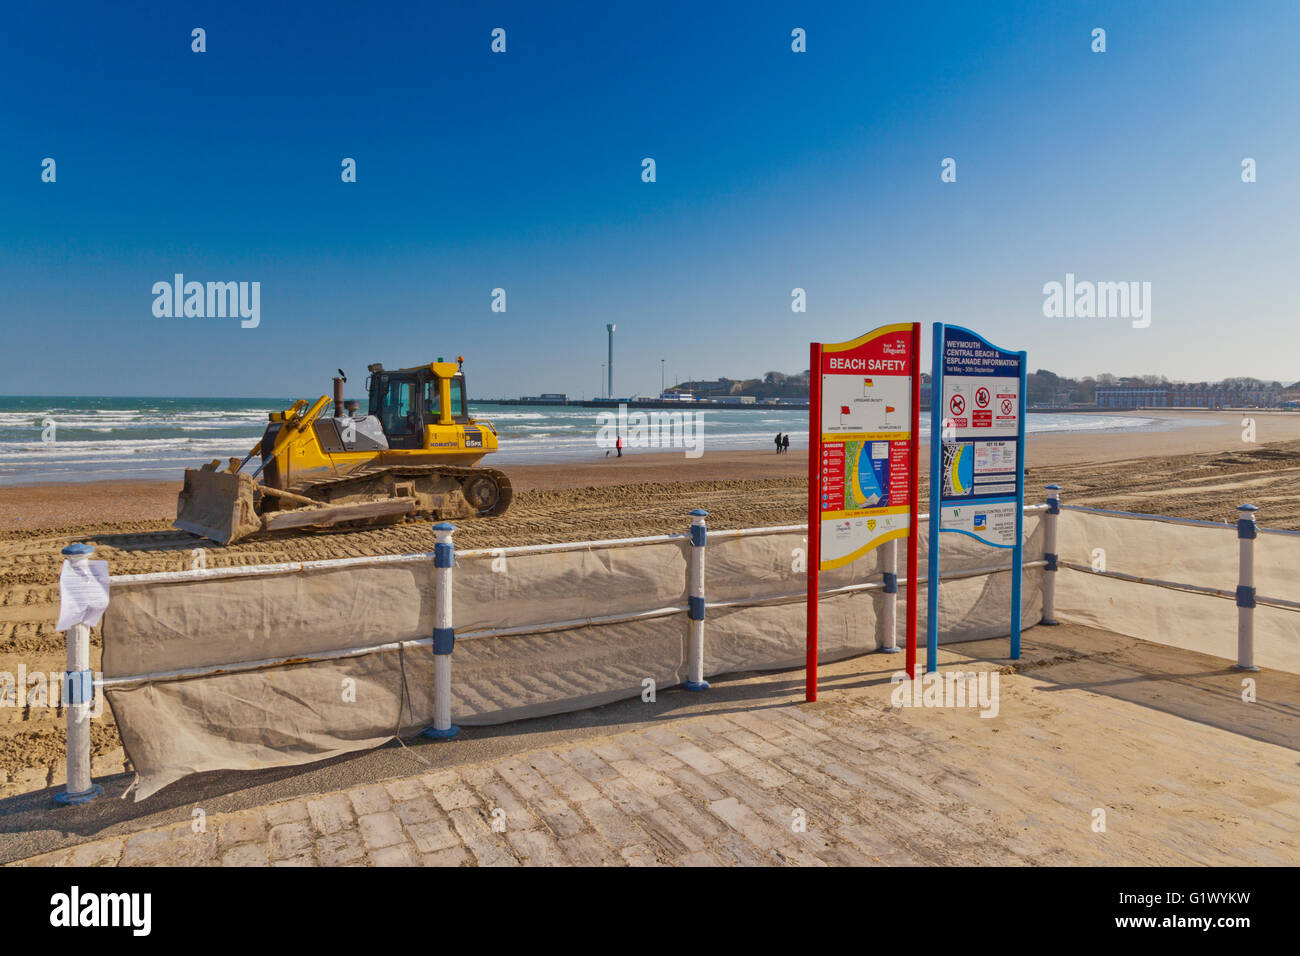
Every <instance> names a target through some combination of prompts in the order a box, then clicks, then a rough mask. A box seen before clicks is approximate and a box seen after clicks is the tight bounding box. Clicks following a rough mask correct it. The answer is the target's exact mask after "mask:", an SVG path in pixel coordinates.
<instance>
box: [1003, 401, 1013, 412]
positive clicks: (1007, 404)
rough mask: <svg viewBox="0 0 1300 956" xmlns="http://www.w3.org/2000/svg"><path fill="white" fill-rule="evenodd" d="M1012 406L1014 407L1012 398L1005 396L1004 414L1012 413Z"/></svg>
mask: <svg viewBox="0 0 1300 956" xmlns="http://www.w3.org/2000/svg"><path fill="white" fill-rule="evenodd" d="M1012 407H1013V406H1012V404H1011V399H1009V398H1004V399H1002V414H1003V415H1010V414H1011V409H1012Z"/></svg>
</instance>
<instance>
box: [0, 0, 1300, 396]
mask: <svg viewBox="0 0 1300 956" xmlns="http://www.w3.org/2000/svg"><path fill="white" fill-rule="evenodd" d="M274 6H275V5H271V4H265V3H260V4H242V3H225V2H223V3H211V4H180V3H157V4H148V5H146V4H121V5H118V4H115V5H112V6H109V5H102V4H94V5H80V4H68V5H60V6H59V7H58V8H57V10H55V9H54V8H48V7H45V8H42V7H41V6H39V5H24V6H23V7H22V8H21V9H20V8H17V7H13V6H12V5H11V7H10V8H9V9H8V10H7V11H6V12H5V14H4V19H3V24H4V28H3V31H0V86H2V89H3V95H2V96H0V137H2V139H0V142H2V143H3V148H0V289H3V291H4V307H3V320H2V321H3V325H4V328H3V331H4V340H5V347H4V348H3V349H0V393H7V394H27V393H37V394H40V393H47V394H69V393H71V394H109V395H123V394H124V395H130V394H143V395H169V394H172V395H204V396H206V395H246V396H247V395H267V394H288V393H295V394H297V393H302V394H306V393H320V392H323V391H326V390H327V389H328V377H329V376H330V375H331V374H332V373H333V370H334V369H335V368H336V367H338V366H342V367H343V368H344V369H346V370H347V371H348V372H349V374H350V375H354V376H356V381H358V382H359V381H360V380H361V379H362V378H363V377H364V367H365V365H366V364H368V363H370V362H373V361H382V362H383V363H384V364H385V365H387V366H389V367H394V366H398V365H406V364H415V363H417V362H421V361H428V360H431V359H433V358H436V357H438V356H440V355H441V356H447V357H451V356H455V355H457V354H464V355H465V356H466V369H467V372H468V374H469V375H470V376H471V377H470V388H471V392H472V393H473V394H476V395H480V396H487V395H493V396H496V395H506V396H509V395H518V394H521V393H522V394H531V393H536V392H538V391H567V392H569V393H571V394H573V395H581V394H583V393H584V392H585V394H586V395H587V396H588V397H590V396H591V395H593V394H594V393H595V392H596V390H597V389H598V388H599V387H600V385H601V382H600V376H601V371H600V366H601V363H602V362H603V361H604V356H605V332H604V326H605V323H606V322H616V323H617V324H618V327H619V331H618V333H617V357H616V381H615V391H616V392H617V393H618V394H620V395H625V394H629V393H633V392H639V393H643V394H644V393H651V392H654V391H656V390H657V389H658V387H659V379H660V362H659V360H660V358H665V359H667V362H666V369H667V376H668V380H669V382H670V383H671V381H672V380H673V379H674V377H680V378H687V377H699V378H703V377H708V378H715V377H717V376H719V375H728V376H732V377H745V376H750V375H758V374H761V373H763V372H765V371H768V370H770V369H777V370H782V371H796V370H799V369H802V368H804V367H805V366H806V365H807V355H808V351H807V345H808V342H809V341H810V340H814V339H816V340H821V341H839V340H844V339H848V338H851V337H853V336H855V335H857V334H859V333H861V332H863V331H865V330H867V329H869V328H872V327H874V326H876V325H879V324H883V323H885V322H896V321H922V322H931V321H951V322H957V323H959V324H962V325H967V326H969V327H971V328H974V329H976V330H978V331H980V332H981V333H983V334H985V335H986V336H987V337H988V338H990V339H992V340H993V341H994V342H996V343H998V344H1000V345H1003V346H1005V347H1010V348H1024V349H1027V350H1028V351H1029V355H1030V366H1031V368H1035V369H1037V368H1048V369H1052V370H1053V371H1056V372H1058V373H1060V374H1069V375H1083V374H1091V373H1095V372H1101V371H1110V372H1114V373H1117V374H1142V373H1156V374H1163V375H1167V376H1169V377H1170V378H1174V379H1202V378H1220V377H1223V376H1229V375H1255V376H1258V377H1261V378H1268V379H1274V378H1276V379H1281V380H1283V381H1285V382H1288V383H1289V382H1292V381H1294V380H1296V379H1300V361H1298V360H1297V359H1296V358H1295V356H1296V355H1297V354H1298V353H1300V349H1298V348H1297V346H1298V345H1300V331H1298V330H1297V323H1296V309H1297V306H1296V296H1295V295H1294V293H1293V286H1294V284H1295V280H1294V279H1293V278H1292V277H1293V276H1294V275H1295V274H1296V272H1297V267H1296V265H1295V261H1294V260H1295V258H1296V250H1297V243H1296V241H1295V240H1296V235H1297V230H1298V229H1300V202H1298V199H1300V180H1298V179H1297V177H1296V176H1295V175H1294V171H1293V170H1294V167H1295V165H1296V164H1297V162H1300V106H1298V104H1300V98H1298V97H1297V93H1298V92H1300V89H1298V86H1300V80H1298V79H1297V72H1296V70H1295V68H1294V66H1295V53H1294V51H1295V50H1296V49H1297V42H1298V41H1300V7H1298V6H1297V5H1295V4H1292V3H1252V4H1249V5H1240V4H1231V3H1221V4H1204V3H1187V2H1183V3H1143V4H1140V5H1138V4H1132V3H1077V4H1042V3H1033V4H1030V3H1024V4H1022V3H997V4H994V3H974V4H972V3H955V4H951V5H945V4H926V5H924V6H916V5H906V4H889V5H883V4H882V5H876V4H835V5H832V4H808V3H798V4H795V3H789V4H768V3H734V4H686V3H682V4H675V3H656V4H652V5H644V4H609V3H603V4H559V3H556V4H538V3H536V2H522V3H484V4H464V5H454V7H455V8H454V9H453V8H452V7H453V5H435V4H424V3H421V4H410V5H402V4H391V5H383V6H371V5H364V4H346V5H340V6H337V7H335V6H333V5H331V4H328V3H324V4H315V5H311V6H310V7H307V6H303V7H301V8H300V9H299V12H295V13H289V12H286V11H283V10H278V9H273V7H274ZM194 27H203V28H204V29H205V30H206V31H207V52H206V53H202V54H198V53H193V52H191V50H190V43H191V40H190V31H191V29H192V28H194ZM494 27H503V28H504V29H505V30H506V31H507V33H506V37H507V49H506V52H505V53H504V54H494V53H492V52H491V50H490V43H491V36H490V33H491V31H492V29H493V28H494ZM795 27H801V28H803V29H804V30H806V31H807V45H808V51H807V52H806V53H802V54H796V53H793V52H792V51H791V49H790V32H791V30H792V29H793V28H795ZM1094 27H1103V28H1104V29H1105V30H1106V40H1107V51H1106V52H1105V53H1104V54H1097V53H1093V52H1092V51H1091V49H1090V44H1091V31H1092V29H1093V28H1094ZM45 157H52V158H54V159H55V161H56V163H57V181H56V182H55V183H43V182H41V161H42V159H43V158H45ZM344 157H353V158H355V159H356V161H357V170H358V177H357V179H358V181H357V182H356V183H350V184H345V183H343V182H341V180H340V163H341V161H342V159H343V158H344ZM644 157H653V158H654V159H655V161H656V164H657V182H655V183H643V182H642V181H641V160H642V159H643V158H644ZM945 157H953V158H955V159H956V161H957V182H955V183H942V182H940V163H941V161H942V160H943V159H944V158H945ZM1243 157H1252V158H1254V159H1255V160H1256V161H1257V163H1258V181H1257V182H1255V183H1252V184H1246V183H1243V182H1242V181H1241V176H1240V172H1241V161H1242V159H1243ZM175 272H183V273H184V274H185V275H186V277H187V279H195V280H200V281H207V280H213V281H218V280H219V281H230V280H235V281H239V280H242V281H258V282H260V283H261V324H260V326H259V327H258V328H256V329H241V328H240V326H239V322H238V321H237V320H231V319H217V318H207V319H199V318H189V319H185V318H180V319H178V318H157V317H155V316H154V314H153V311H152V305H153V295H152V294H151V288H152V285H153V283H155V282H157V281H160V280H170V278H171V276H172V274H173V273H175ZM1067 272H1068V273H1074V274H1076V275H1077V276H1078V277H1079V278H1080V279H1092V280H1099V281H1148V282H1150V283H1151V285H1152V313H1151V319H1152V321H1151V325H1150V327H1149V328H1145V329H1135V328H1132V327H1131V323H1129V322H1128V321H1125V320H1122V319H1048V318H1045V317H1044V316H1043V313H1042V305H1043V293H1042V287H1043V284H1044V283H1046V282H1050V281H1054V280H1055V281H1063V280H1064V277H1065V275H1066V273H1067ZM497 287H500V288H504V289H505V290H506V296H507V311H506V312H505V313H504V314H502V313H494V312H492V311H491V308H490V306H491V301H492V298H491V292H492V290H493V289H494V288H497ZM795 287H801V288H803V289H805V290H806V292H807V304H808V308H807V312H806V313H803V314H796V313H793V312H792V311H791V309H790V301H791V298H790V296H791V289H793V288H795ZM924 340H925V341H926V342H927V343H928V341H929V336H928V334H927V335H926V336H924Z"/></svg>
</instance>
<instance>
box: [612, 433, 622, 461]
mask: <svg viewBox="0 0 1300 956" xmlns="http://www.w3.org/2000/svg"><path fill="white" fill-rule="evenodd" d="M614 447H615V448H616V449H618V457H619V458H622V457H623V436H622V435H619V436H618V440H617V441H615V442H614Z"/></svg>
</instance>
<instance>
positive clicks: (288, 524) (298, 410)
mask: <svg viewBox="0 0 1300 956" xmlns="http://www.w3.org/2000/svg"><path fill="white" fill-rule="evenodd" d="M464 362H465V360H464V358H463V357H460V358H457V360H456V361H455V362H444V361H443V360H442V359H438V361H436V362H430V363H429V364H428V365H419V366H416V367H415V368H404V369H397V370H394V371H388V370H385V369H384V367H383V366H382V365H379V364H376V365H371V366H369V369H368V371H369V372H370V377H369V380H368V382H367V386H366V390H367V391H368V392H369V395H370V407H369V408H368V409H367V412H366V414H365V415H360V414H358V413H359V411H360V403H359V402H355V401H348V402H345V401H344V400H343V385H344V383H345V382H347V376H346V375H344V373H343V370H342V369H340V370H339V374H338V377H336V378H335V379H334V409H333V414H332V415H325V414H324V413H325V411H326V409H327V408H328V407H329V404H330V398H329V396H327V395H322V396H321V397H320V398H318V399H316V401H315V402H313V403H311V404H308V403H307V401H306V399H300V400H298V401H297V402H295V403H294V404H293V405H292V406H291V407H290V408H287V409H285V410H284V411H282V412H272V413H271V414H270V415H269V418H270V422H269V423H268V424H267V426H266V432H265V433H264V434H263V435H262V440H261V441H259V442H258V443H257V444H256V445H254V446H253V449H252V451H250V452H249V453H248V455H247V457H245V458H244V459H243V460H242V461H241V460H240V459H238V458H231V459H230V460H229V464H228V466H227V468H226V469H225V470H224V471H223V470H218V469H219V468H220V467H221V463H220V461H212V462H209V463H208V464H206V465H204V466H203V467H202V468H189V469H186V471H185V487H184V488H183V489H182V490H181V493H180V498H179V500H178V501H177V505H176V522H175V526H176V527H177V528H181V529H182V530H185V531H189V532H191V533H192V534H197V535H200V536H202V537H205V538H211V539H212V540H213V541H217V542H220V543H221V544H230V543H231V542H232V541H238V540H240V539H241V538H247V537H248V536H250V535H253V534H258V533H261V532H272V531H279V530H285V529H316V528H329V527H335V526H346V527H364V526H367V525H375V524H390V523H395V522H399V521H405V520H407V519H409V518H415V517H427V518H437V519H447V518H466V517H476V516H486V515H499V514H502V513H504V512H505V510H506V509H507V508H508V507H509V506H510V500H511V498H512V497H513V492H512V491H511V489H510V480H509V479H508V478H507V477H506V476H505V475H504V474H503V473H502V472H500V471H497V470H496V469H494V468H479V467H475V464H476V462H478V461H479V459H481V458H482V457H483V456H484V455H487V454H490V453H492V452H494V451H496V450H497V433H496V429H495V428H494V427H493V425H492V424H491V423H490V422H486V421H479V420H476V419H474V418H471V417H470V414H469V399H468V395H467V393H466V391H465V374H464ZM255 456H256V457H258V458H259V459H260V464H258V465H257V467H256V468H255V469H247V466H248V464H249V463H250V462H251V461H252V459H253V458H254V457H255Z"/></svg>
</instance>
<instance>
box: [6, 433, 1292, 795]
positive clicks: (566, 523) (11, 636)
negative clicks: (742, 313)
mask: <svg viewBox="0 0 1300 956" xmlns="http://www.w3.org/2000/svg"><path fill="white" fill-rule="evenodd" d="M1141 414H1142V417H1147V418H1152V417H1165V416H1164V415H1162V414H1159V413H1141ZM1167 414H1170V415H1172V414H1177V413H1167ZM1189 416H1190V418H1191V419H1194V420H1196V421H1198V422H1211V423H1212V424H1198V425H1191V426H1188V427H1181V428H1170V429H1168V430H1162V431H1148V432H1129V433H1124V432H1120V433H1091V434H1089V433H1070V434H1059V435H1056V434H1038V435H1034V436H1031V438H1030V440H1029V444H1028V463H1029V468H1030V472H1031V474H1030V479H1029V486H1028V487H1029V489H1030V492H1029V496H1028V497H1029V498H1030V499H1031V500H1034V499H1041V497H1042V492H1041V488H1042V486H1043V485H1046V484H1048V483H1050V482H1055V483H1057V484H1060V485H1061V486H1062V488H1063V489H1064V490H1063V495H1064V498H1065V500H1066V501H1067V502H1069V503H1074V504H1088V505H1091V506H1095V507H1103V508H1112V509H1117V510H1127V511H1140V512H1145V513H1152V514H1165V515H1173V516H1178V517H1188V518H1199V519H1204V520H1211V521H1229V520H1235V509H1236V506H1237V505H1238V504H1241V503H1243V502H1247V501H1249V502H1251V503H1254V504H1256V505H1258V506H1259V507H1260V509H1261V510H1260V512H1259V516H1260V522H1261V524H1263V525H1265V526H1268V527H1279V528H1290V529H1300V499H1298V498H1297V496H1295V494H1294V479H1295V476H1296V474H1297V473H1298V472H1300V415H1285V414H1268V413H1259V414H1257V415H1256V416H1255V419H1256V441H1255V442H1254V443H1249V442H1245V441H1243V439H1242V415H1241V414H1240V413H1220V414H1214V413H1189ZM922 460H923V461H924V460H925V459H924V457H923V459H922ZM806 462H807V459H806V453H804V452H801V451H799V450H794V451H792V452H791V453H789V454H787V455H781V456H777V455H776V454H774V453H761V452H727V451H720V452H706V454H705V455H704V456H703V457H702V458H699V459H688V458H684V457H683V456H681V455H679V454H664V453H657V454H641V453H637V452H635V451H633V452H630V453H629V454H627V455H626V456H625V457H624V458H622V459H618V458H604V457H599V458H594V459H593V460H592V461H590V462H587V463H573V462H568V463H564V464H556V465H528V466H522V467H512V468H511V469H510V475H511V479H512V482H513V484H514V487H515V489H516V498H515V502H514V504H513V506H512V508H511V510H510V512H509V513H508V514H507V515H505V516H502V517H500V518H488V519H480V520H474V521H465V522H459V523H458V524H459V528H458V531H457V534H456V540H457V543H458V545H459V546H461V547H486V546H510V545H521V544H532V543H542V542H556V541H574V540H590V539H596V538H611V537H625V536H632V535H651V534H664V533H670V532H680V531H683V530H685V528H686V526H687V524H688V518H687V512H689V511H690V510H691V509H693V508H697V507H703V508H705V509H707V510H708V511H709V512H710V518H709V524H710V526H711V527H713V528H719V529H721V528H737V527H757V526H766V525H779V524H793V523H799V522H803V521H805V520H806V507H807V505H806V501H807V499H806V494H807V492H806V480H805V473H806V467H807V465H806ZM176 492H177V484H176V483H172V482H111V483H84V484H67V485H36V486H18V487H8V488H3V489H0V671H10V672H16V671H17V668H18V666H19V665H20V664H21V665H23V666H25V667H26V669H27V671H28V672H31V671H36V670H46V671H50V672H57V671H61V670H62V668H63V657H64V640H63V636H62V635H61V634H59V633H57V632H56V631H55V630H54V623H55V618H56V616H57V602H58V589H57V577H58V569H59V565H60V561H61V558H60V555H59V550H60V549H61V548H62V547H63V546H64V545H66V544H68V543H69V542H71V541H75V540H83V541H89V542H91V543H93V544H94V545H95V547H96V557H97V558H101V559H104V560H107V561H108V562H109V566H110V568H111V569H112V571H113V573H115V574H131V573H146V572H153V571H164V570H184V569H187V568H189V567H190V564H191V561H192V551H193V549H194V548H198V547H203V548H205V549H206V558H207V563H208V566H210V567H211V566H221V565H248V564H260V563H266V562H274V561H294V560H311V559H318V558H329V557H341V556H360V555H367V554H398V553H407V552H412V551H425V550H428V549H430V548H431V546H432V536H431V534H430V532H429V527H428V523H427V522H416V523H410V524H405V525H397V526H390V527H386V528H375V529H369V530H363V531H336V532H331V533H320V534H298V535H287V536H283V537H277V538H272V539H266V540H253V541H242V542H238V543H237V544H235V545H232V546H229V547H224V548H220V547H215V546H212V544H211V543H210V542H205V541H204V540H202V539H199V538H196V537H194V536H192V535H189V534H186V533H184V532H179V531H176V530H174V529H172V528H171V519H172V517H173V516H174V512H175V501H176ZM923 494H924V481H923ZM923 500H924V499H923ZM98 654H99V635H98V630H96V631H95V632H94V634H93V635H92V657H93V660H92V666H94V664H95V663H97V660H98ZM63 746H64V735H63V729H62V712H61V711H54V710H53V709H48V708H44V709H40V708H38V709H32V710H20V709H15V708H0V795H7V794H12V793H16V792H22V791H27V790H32V789H38V788H40V787H44V786H47V785H52V784H55V783H57V782H59V779H60V775H61V774H62V773H63V764H62V758H63ZM93 747H94V753H95V755H96V766H97V769H96V771H95V772H96V773H97V774H98V773H100V772H118V771H120V770H121V769H122V762H123V756H122V751H121V748H120V743H119V742H118V739H117V735H116V731H115V729H114V727H113V725H112V723H111V717H110V716H109V715H108V714H106V715H105V720H104V721H103V722H97V723H96V725H95V726H94V739H93Z"/></svg>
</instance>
